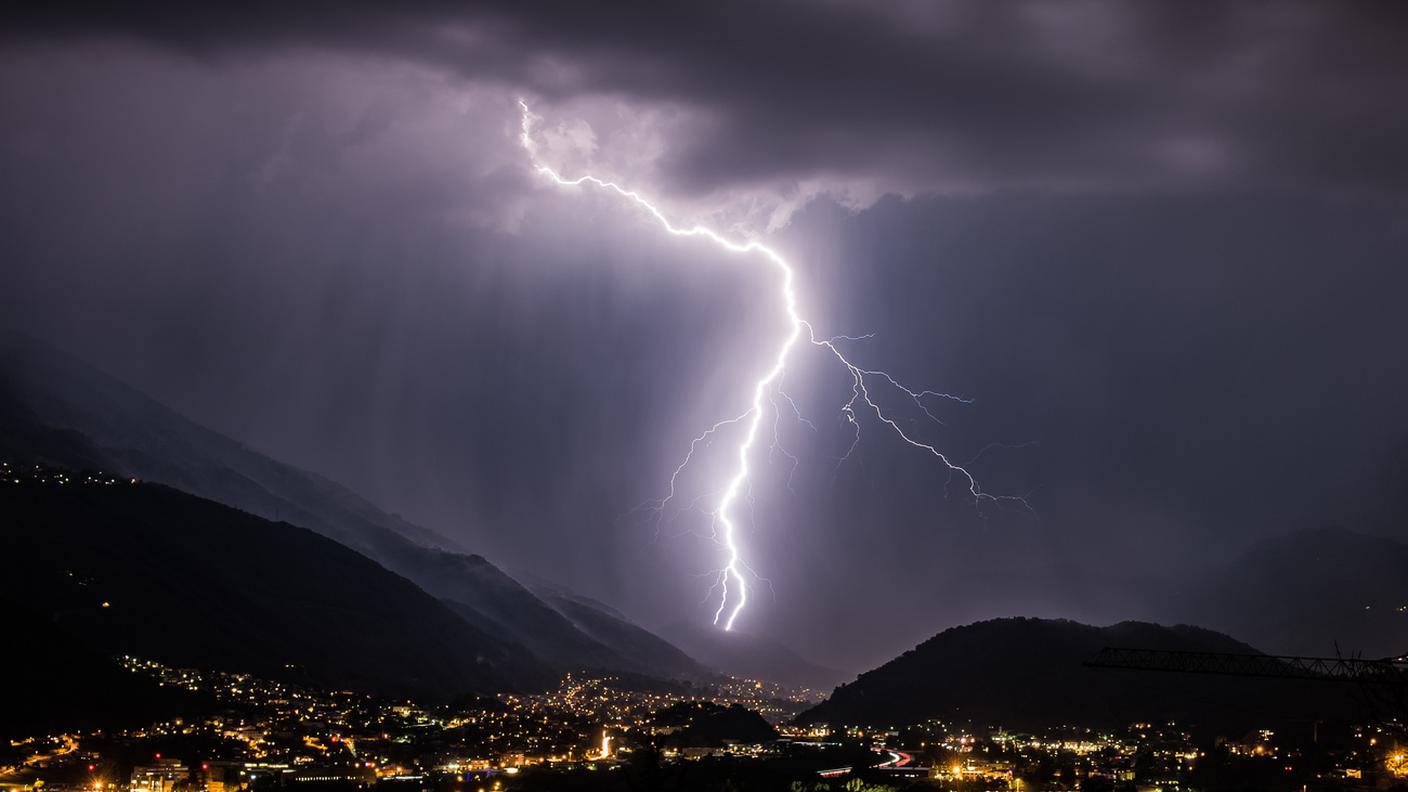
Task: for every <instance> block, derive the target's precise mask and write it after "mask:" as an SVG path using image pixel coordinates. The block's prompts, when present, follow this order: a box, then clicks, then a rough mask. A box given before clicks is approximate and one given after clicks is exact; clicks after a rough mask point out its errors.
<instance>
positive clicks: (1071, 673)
mask: <svg viewBox="0 0 1408 792" xmlns="http://www.w3.org/2000/svg"><path fill="white" fill-rule="evenodd" d="M1106 646H1119V647H1135V648H1144V649H1162V650H1183V651H1208V652H1235V653H1252V652H1255V651H1256V650H1255V649H1253V648H1252V647H1250V646H1247V645H1246V644H1243V643H1241V642H1239V641H1236V640H1234V639H1232V638H1230V637H1228V636H1226V635H1223V634H1221V633H1216V632H1212V631H1210V630H1204V629H1200V628H1197V627H1188V626H1177V627H1163V626H1160V625H1157V624H1148V623H1144V622H1121V623H1120V624H1115V625H1112V626H1109V627H1092V626H1089V625H1085V624H1078V623H1076V622H1071V621H1064V620H1047V619H995V620H992V621H984V622H977V623H975V624H970V625H967V626H964V627H955V628H953V629H950V630H945V631H944V632H941V633H939V634H938V635H936V636H934V637H933V638H930V639H929V640H927V641H925V642H924V643H922V644H920V645H919V646H917V647H915V648H914V649H911V650H910V651H908V652H905V653H904V654H903V655H901V656H899V657H898V658H896V659H894V660H892V661H890V662H889V663H886V664H885V665H883V666H880V667H879V668H876V669H874V670H873V671H868V672H866V673H864V674H861V675H860V677H858V678H857V679H856V681H855V682H853V683H851V684H848V685H842V686H840V687H838V688H837V689H836V690H835V692H834V693H833V694H832V695H831V698H830V699H828V700H827V701H825V702H823V703H822V704H819V705H818V706H816V707H814V708H812V709H811V710H808V711H807V712H805V713H803V714H802V715H801V716H799V718H798V720H799V721H801V722H805V723H818V722H826V723H832V724H852V723H854V724H901V723H914V722H918V721H922V720H926V719H929V718H940V719H960V720H972V721H974V722H978V723H987V724H995V725H1002V726H1007V727H1013V728H1040V727H1045V726H1055V725H1061V724H1079V725H1083V726H1085V725H1089V726H1109V727H1118V726H1123V725H1127V724H1129V723H1134V722H1138V721H1154V722H1158V721H1165V720H1170V719H1173V720H1178V721H1180V722H1183V723H1189V724H1193V725H1195V726H1196V727H1199V728H1201V729H1208V730H1223V732H1224V733H1238V732H1239V730H1242V729H1246V728H1251V727H1252V726H1256V725H1267V726H1269V725H1272V724H1277V723H1288V722H1299V723H1306V722H1309V721H1311V720H1336V719H1340V718H1344V717H1351V716H1353V715H1354V714H1356V712H1357V710H1356V706H1357V705H1356V702H1355V700H1354V692H1355V691H1354V690H1353V688H1350V687H1348V686H1345V687H1341V686H1339V685H1338V684H1335V683H1323V682H1303V681H1292V680H1271V679H1254V678H1242V677H1215V676H1205V675H1193V674H1172V673H1157V672H1147V671H1126V670H1112V669H1098V668H1087V667H1084V666H1083V663H1084V661H1085V660H1087V659H1088V658H1090V657H1091V656H1092V655H1094V654H1095V653H1096V652H1097V651H1099V650H1100V649H1101V648H1103V647H1106Z"/></svg>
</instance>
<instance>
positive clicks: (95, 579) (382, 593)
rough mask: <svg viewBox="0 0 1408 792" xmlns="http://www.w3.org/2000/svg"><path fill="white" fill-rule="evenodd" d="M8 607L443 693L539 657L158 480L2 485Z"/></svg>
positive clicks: (292, 531)
mask: <svg viewBox="0 0 1408 792" xmlns="http://www.w3.org/2000/svg"><path fill="white" fill-rule="evenodd" d="M0 526H3V529H0V557H4V558H6V559H8V560H9V562H10V563H8V564H7V567H8V568H7V571H6V577H7V580H6V583H7V586H8V587H9V588H10V590H11V591H17V592H23V593H25V594H26V597H25V599H24V600H22V601H19V602H16V603H14V605H15V606H16V607H19V608H24V609H28V610H30V611H32V612H33V613H37V614H38V615H39V616H41V617H43V618H44V619H46V620H47V621H48V622H49V623H51V624H53V625H54V626H55V627H57V628H58V629H59V630H61V631H62V632H63V634H64V635H66V636H68V637H69V638H71V639H73V640H76V641H78V642H79V643H81V644H83V645H85V646H90V647H93V648H94V649H97V650H99V651H101V652H104V653H108V654H116V653H122V654H132V655H136V656H140V657H149V658H153V659H156V660H160V661H162V662H165V663H169V664H172V665H177V666H194V667H201V668H216V669H225V670H234V671H248V672H252V673H256V674H259V675H262V676H269V677H281V678H289V677H290V676H291V675H296V676H297V677H298V678H300V679H303V680H305V681H310V682H313V683H316V684H320V685H324V686H330V687H350V688H357V689H363V690H369V691H374V692H380V693H385V694H390V695H418V696H429V697H433V698H446V697H450V696H455V695H459V694H463V693H468V692H491V691H496V690H505V689H516V688H524V687H529V686H534V685H537V684H541V683H542V682H544V681H546V679H547V675H546V673H545V669H543V668H542V666H541V665H540V664H539V663H538V662H537V661H536V660H535V659H534V658H533V657H532V656H531V655H530V654H529V653H528V652H527V650H526V649H524V648H523V647H521V646H518V645H516V644H513V643H508V642H505V641H503V640H501V639H498V638H494V637H491V636H489V635H486V634H484V633H483V632H481V631H479V630H476V629H475V628H474V627H472V626H470V625H469V624H467V623H466V622H464V621H463V620H462V619H460V618H459V617H458V616H456V615H455V614H453V613H451V612H450V610H449V609H447V608H446V607H445V606H444V605H442V604H441V603H440V602H438V601H437V600H435V599H434V598H433V597H431V596H429V595H428V594H426V593H425V592H424V591H422V590H421V589H419V588H417V587H416V586H415V585H414V584H413V583H411V582H410V581H408V580H406V579H404V578H402V577H399V576H397V575H394V574H392V573H390V572H388V571H386V570H385V569H383V568H382V567H380V566H378V565H377V564H376V563H374V562H373V561H371V560H369V559H367V558H366V557H364V556H362V555H360V554H358V553H356V552H354V551H352V550H350V549H348V548H346V547H343V546H341V545H339V544H337V543H336V542H332V541H330V540H328V539H326V538H324V537H321V536H318V535H317V534H315V533H313V532H311V531H307V530H304V529H302V528H299V527H296V526H292V525H288V524H286V523H272V522H268V521H266V520H262V519H260V518H258V517H255V516H253V515H249V514H246V513H244V512H240V511H237V510H235V509H231V508H229V507H227V506H223V505H221V504H218V503H214V502H211V501H207V500H204V499H201V498H198V497H195V496H193V495H187V494H185V493H181V492H178V491H176V490H173V489H170V488H168V487H164V486H161V485H156V484H138V485H127V484H119V485H113V486H99V485H81V484H67V485H64V484H56V483H47V484H37V483H23V484H11V485H9V486H5V487H0Z"/></svg>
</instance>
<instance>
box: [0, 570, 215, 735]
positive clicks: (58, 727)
mask: <svg viewBox="0 0 1408 792" xmlns="http://www.w3.org/2000/svg"><path fill="white" fill-rule="evenodd" d="M0 614H4V625H5V626H4V630H5V643H6V645H7V646H8V647H9V651H8V652H6V658H5V673H3V674H0V701H3V702H5V707H4V713H5V716H4V717H3V718H0V740H3V739H13V738H18V737H27V736H30V735H34V734H54V733H58V732H61V731H63V730H65V729H68V728H71V727H73V726H74V724H80V723H81V724H85V725H87V726H89V727H91V728H104V729H106V728H115V727H123V726H140V725H145V724H148V723H151V722H152V721H155V720H162V719H167V718H171V717H173V716H177V715H191V714H196V713H199V712H202V711H204V712H209V711H211V709H212V707H211V706H210V705H211V701H210V700H209V699H208V698H206V697H203V696H199V695H193V694H190V693H187V692H186V691H183V690H180V689H178V688H175V687H165V686H161V685H158V684H157V683H156V681H155V680H153V679H151V678H149V677H143V676H139V675H136V674H133V673H131V672H130V671H127V670H126V669H124V668H122V666H121V665H119V664H118V662H117V660H116V659H114V658H113V657H111V656H109V655H107V654H105V653H103V652H101V651H99V650H97V649H94V648H93V647H91V646H89V645H87V644H86V643H84V642H83V641H81V640H79V638H77V637H75V636H72V635H69V634H68V633H66V632H64V631H63V630H62V629H60V628H59V627H58V626H56V625H55V624H54V623H53V622H52V621H51V620H50V619H49V618H48V617H47V615H46V614H41V613H40V612H39V611H38V610H36V609H35V608H33V607H31V606H27V605H21V604H19V603H18V602H16V601H14V600H12V599H9V598H6V597H3V596H0Z"/></svg>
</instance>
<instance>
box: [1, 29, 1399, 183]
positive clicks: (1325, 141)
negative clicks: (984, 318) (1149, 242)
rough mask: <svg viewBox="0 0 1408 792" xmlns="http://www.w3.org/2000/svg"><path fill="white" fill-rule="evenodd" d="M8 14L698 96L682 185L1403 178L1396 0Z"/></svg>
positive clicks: (594, 89) (144, 35) (680, 145)
mask: <svg viewBox="0 0 1408 792" xmlns="http://www.w3.org/2000/svg"><path fill="white" fill-rule="evenodd" d="M10 13H12V14H14V16H13V17H12V18H11V20H10V24H9V27H10V29H11V30H12V31H14V32H15V33H16V35H19V36H22V37H25V38H33V37H35V36H41V35H55V36H70V35H107V34H118V35H126V36H135V37H138V38H140V39H145V40H148V41H151V42H153V43H157V44H159V45H161V46H165V47H169V48H172V49H174V50H176V51H180V52H185V53H188V54H190V55H191V56H193V57H196V58H213V59H221V58H227V57H239V53H241V52H250V51H271V50H281V51H287V50H291V49H292V50H297V49H300V48H317V49H333V50H340V51H349V52H354V53H364V54H373V55H386V56H392V57H398V58H408V59H412V60H415V61H419V62H422V63H427V64H431V65H434V66H436V67H439V68H444V69H446V70H448V71H451V72H454V73H458V74H461V75H464V76H466V77H469V78H473V79H481V80H482V79H490V80H501V81H505V82H507V83H509V84H512V85H514V86H518V87H520V88H522V89H525V90H529V91H532V92H534V93H537V94H541V95H545V96H549V97H574V96H580V95H583V94H591V93H606V94H618V95H625V96H630V97H634V98H636V99H640V100H646V101H651V102H660V103H667V104H671V105H676V106H682V107H685V108H688V109H691V110H695V111H698V112H699V113H700V116H699V119H698V123H697V125H696V129H695V132H696V134H694V135H692V136H691V137H690V138H689V139H687V140H680V139H677V140H676V141H674V143H675V146H674V148H672V150H671V151H670V152H669V153H668V159H667V160H666V161H665V162H664V163H662V166H663V168H664V169H665V173H666V175H667V176H669V177H670V178H671V179H672V181H673V183H674V185H675V187H677V188H678V189H680V190H684V191H697V190H701V189H710V188H722V187H727V186H730V185H735V184H738V183H755V182H759V181H768V180H773V179H782V180H791V179H805V178H815V177H816V176H818V175H819V174H824V175H831V176H836V177H843V178H873V179H878V180H880V182H881V186H882V188H886V189H901V190H909V191H914V190H919V191H923V190H925V189H938V190H965V191H966V190H979V191H981V190H987V189H992V188H995V187H1013V186H1018V187H1035V188H1067V189H1071V188H1074V189H1097V188H1109V187H1118V188H1139V187H1144V186H1149V185H1154V186H1159V187H1163V188H1187V187H1203V186H1209V185H1213V186H1218V187H1222V188H1233V189H1248V188H1250V189H1262V188H1269V189H1276V190H1315V189H1333V190H1337V191H1342V192H1345V193H1350V194H1353V193H1358V192H1362V191H1365V190H1391V191H1393V192H1399V191H1400V190H1401V186H1402V184H1403V179H1404V177H1405V175H1408V155H1405V154H1404V150H1403V147H1402V146H1401V145H1400V141H1401V140H1403V139H1404V138H1405V137H1408V108H1405V105H1404V103H1403V102H1401V101H1396V99H1395V97H1396V95H1397V94H1398V93H1400V92H1401V89H1402V86H1403V85H1404V84H1408V50H1405V48H1404V47H1403V46H1402V42H1403V41H1404V39H1405V35H1408V12H1405V9H1404V7H1403V6H1402V5H1401V4H1394V3H1368V2H1349V3H1312V2H1289V3H1196V4H1190V3H1179V2H1143V3H1118V2H1078V3H1073V4H1063V5H1062V6H1061V7H1060V8H1052V7H1051V6H1050V5H1049V4H1044V3H1026V2H1018V3H986V2H961V3H955V2H947V3H937V4H929V3H908V4H886V5H883V6H881V5H880V4H869V3H848V2H825V3H743V2H730V3H716V2H710V3H668V4H660V3H650V2H641V3H627V4H612V5H610V6H608V7H602V6H601V5H600V4H596V3H578V2H542V3H518V2H502V3H496V2H481V3H475V4H458V3H449V2H412V3H368V2H354V3H261V2H256V3H241V4H223V3H217V4H183V3H161V2H155V3H111V4H109V3H97V4H84V3H79V4H65V3H55V4H43V5H40V6H38V7H37V8H36V9H31V10H29V11H21V12H10Z"/></svg>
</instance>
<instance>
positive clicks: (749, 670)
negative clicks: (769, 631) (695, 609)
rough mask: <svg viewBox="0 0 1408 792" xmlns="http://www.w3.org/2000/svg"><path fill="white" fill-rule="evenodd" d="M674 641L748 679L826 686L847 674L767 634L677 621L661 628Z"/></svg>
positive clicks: (719, 667) (701, 659)
mask: <svg viewBox="0 0 1408 792" xmlns="http://www.w3.org/2000/svg"><path fill="white" fill-rule="evenodd" d="M661 633H662V634H664V635H665V637H666V638H668V639H669V640H670V641H671V642H672V643H674V644H675V645H676V646H678V647H680V648H681V649H683V650H684V651H685V652H687V653H688V654H689V656H690V657H693V658H695V659H696V660H698V661H699V662H701V663H704V664H705V665H707V666H709V667H710V668H714V669H717V670H719V671H722V672H723V673H725V674H731V675H733V676H737V677H745V678H747V679H766V680H768V681H771V682H779V683H781V684H784V685H791V686H793V687H801V688H812V689H816V690H826V689H828V688H830V687H831V686H833V685H835V684H836V683H837V682H839V681H841V680H842V679H844V678H845V675H844V674H842V673H841V672H840V671H836V670H833V669H830V668H823V667H822V666H819V665H816V664H815V663H812V662H810V661H808V660H806V659H805V658H803V657H802V656H801V655H798V654H797V653H796V652H794V651H792V650H791V649H789V648H787V647H786V646H784V645H782V644H781V643H779V642H778V641H776V640H774V639H772V638H769V637H768V636H765V635H754V634H751V633H746V632H742V631H739V630H730V631H728V632H725V631H723V630H718V629H709V628H708V627H705V626H702V625H698V624H691V623H687V622H677V623H675V624H672V625H670V626H668V627H665V628H664V629H662V630H661Z"/></svg>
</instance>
